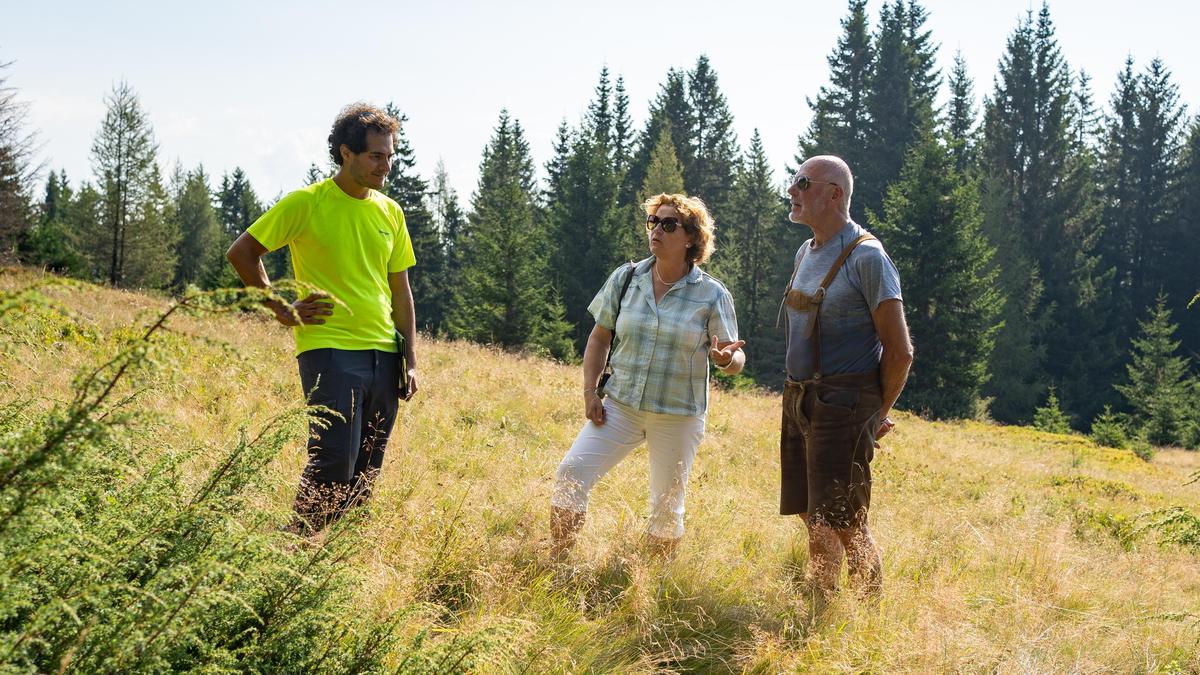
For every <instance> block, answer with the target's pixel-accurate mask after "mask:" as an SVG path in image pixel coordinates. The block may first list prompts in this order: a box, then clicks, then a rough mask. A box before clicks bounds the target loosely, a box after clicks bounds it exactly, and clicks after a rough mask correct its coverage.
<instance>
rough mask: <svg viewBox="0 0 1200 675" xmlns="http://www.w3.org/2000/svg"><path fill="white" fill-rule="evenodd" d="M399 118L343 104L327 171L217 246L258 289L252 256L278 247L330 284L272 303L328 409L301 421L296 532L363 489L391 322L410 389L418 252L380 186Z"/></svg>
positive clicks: (311, 276)
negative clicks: (332, 169) (305, 434)
mask: <svg viewBox="0 0 1200 675" xmlns="http://www.w3.org/2000/svg"><path fill="white" fill-rule="evenodd" d="M399 128H400V127H399V124H398V123H397V122H396V120H395V119H393V118H392V117H391V116H389V115H388V114H387V113H385V112H384V111H382V110H380V109H378V108H375V107H373V106H369V105H366V104H363V103H355V104H352V105H350V106H347V107H346V108H345V109H343V110H342V112H341V114H340V115H338V118H337V119H336V120H335V121H334V123H333V130H332V131H331V132H330V134H329V154H330V157H331V158H332V159H333V161H334V162H335V163H336V164H337V165H338V166H339V167H341V168H340V169H339V171H338V172H337V175H335V176H334V177H333V178H330V179H327V180H325V181H322V182H320V183H316V184H314V185H310V186H308V187H306V188H303V189H301V190H297V191H295V192H293V193H291V194H289V195H287V196H286V197H284V198H283V199H281V200H279V203H278V204H276V205H275V206H273V207H271V209H270V210H269V211H267V212H266V213H265V214H263V216H262V217H261V218H259V219H258V220H257V221H256V222H255V223H254V224H253V225H251V226H250V229H248V230H246V231H245V232H243V233H242V235H241V236H240V237H238V239H237V241H235V242H234V243H233V246H231V247H230V248H229V252H228V253H227V257H228V258H229V262H230V263H231V264H232V265H233V267H234V269H236V270H237V273H238V275H239V276H240V277H241V278H242V281H243V282H244V283H245V284H246V285H247V286H255V287H258V288H266V287H267V286H269V285H270V280H269V279H268V278H267V272H266V269H265V268H264V267H263V264H262V260H261V259H262V256H263V255H265V254H266V253H267V252H268V251H273V250H275V249H278V248H281V247H283V246H288V247H289V249H290V251H291V255H292V268H293V271H294V272H295V275H296V279H297V280H298V281H304V282H308V283H311V284H313V285H315V286H317V287H318V288H320V289H322V290H323V291H325V292H327V293H328V295H326V294H323V293H314V294H311V295H309V296H308V297H306V298H303V299H301V300H297V301H296V302H294V303H292V304H291V306H288V305H285V304H282V303H277V304H276V305H274V306H272V307H271V309H272V310H274V312H275V317H276V319H278V321H279V323H282V324H283V325H285V326H293V327H294V328H293V330H294V332H295V337H296V360H297V361H298V363H299V367H300V382H301V384H302V385H303V387H304V392H305V395H306V396H308V397H309V403H310V404H312V405H322V406H325V407H327V408H329V409H331V410H333V411H335V412H336V413H337V415H328V416H326V417H325V418H324V419H322V420H314V421H313V423H312V424H310V427H309V432H310V433H309V441H308V464H307V466H305V468H304V475H303V476H302V477H301V480H300V488H299V490H298V492H297V494H296V504H295V508H296V519H295V520H294V521H293V523H292V525H290V526H289V529H290V530H291V531H293V532H296V533H298V534H310V533H312V532H316V531H319V530H321V529H322V528H324V527H325V525H327V524H328V523H330V522H332V521H333V520H335V519H337V518H338V517H340V516H341V515H342V514H344V513H345V511H346V510H347V509H349V508H350V507H351V506H354V505H356V504H360V503H363V502H364V501H365V500H366V499H367V498H369V496H370V488H371V484H372V482H373V481H374V479H375V478H376V477H377V476H378V474H379V470H380V468H381V467H382V466H383V452H384V449H385V448H386V447H387V441H388V436H389V434H390V433H391V430H392V426H393V425H394V423H395V421H396V412H397V407H398V405H399V403H398V401H399V396H400V389H399V385H398V383H399V381H400V375H401V373H400V354H399V353H398V349H397V340H396V337H395V335H396V332H397V331H399V333H400V334H401V335H403V336H404V344H405V356H406V360H407V365H408V370H407V377H408V380H407V381H408V389H407V392H406V393H405V398H406V399H411V398H412V396H413V394H415V393H416V391H417V371H416V363H417V360H416V354H415V350H414V347H415V345H416V336H417V331H416V319H415V316H414V312H413V298H412V290H411V289H410V287H409V283H408V268H409V267H412V265H413V264H414V263H415V262H416V260H415V258H414V256H413V248H412V242H411V241H410V240H409V238H408V228H407V227H406V226H405V223H404V213H403V212H402V211H401V210H400V206H399V205H398V204H397V203H396V202H394V201H392V200H391V199H389V198H388V197H386V196H385V195H383V194H381V193H380V192H379V190H380V189H381V188H382V187H383V183H384V180H385V179H386V178H387V175H388V172H389V171H390V170H391V165H392V159H393V156H394V149H395V145H394V141H395V135H396V132H397V131H398V130H399ZM330 295H332V296H333V297H334V298H337V299H338V300H339V301H340V302H341V303H343V304H335V303H333V302H331V301H330V298H329V296H330Z"/></svg>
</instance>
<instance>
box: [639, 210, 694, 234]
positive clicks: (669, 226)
mask: <svg viewBox="0 0 1200 675" xmlns="http://www.w3.org/2000/svg"><path fill="white" fill-rule="evenodd" d="M680 225H683V227H684V229H686V228H687V225H686V224H685V223H681V222H679V219H678V218H676V217H675V216H667V217H666V218H659V217H658V216H656V215H654V214H653V213H652V214H650V215H648V216H646V231H647V232H651V231H653V230H654V228H655V227H656V226H658V227H662V230H663V232H667V233H671V232H674V231H675V228H677V227H679V226H680Z"/></svg>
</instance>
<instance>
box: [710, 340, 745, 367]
mask: <svg viewBox="0 0 1200 675" xmlns="http://www.w3.org/2000/svg"><path fill="white" fill-rule="evenodd" d="M744 344H746V341H745V340H718V339H717V336H716V335H714V336H712V345H710V346H709V349H708V358H710V359H712V362H713V363H715V364H716V366H717V367H718V368H726V367H728V366H729V364H731V363H733V355H734V354H737V350H739V349H741V348H742V345H744Z"/></svg>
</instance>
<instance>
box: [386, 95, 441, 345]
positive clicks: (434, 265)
mask: <svg viewBox="0 0 1200 675" xmlns="http://www.w3.org/2000/svg"><path fill="white" fill-rule="evenodd" d="M384 111H385V112H387V114H388V115H391V116H392V117H393V118H395V120H396V121H397V122H399V123H400V129H399V131H397V132H396V137H395V139H394V140H393V142H394V143H395V146H396V155H395V157H394V158H393V160H392V168H391V170H390V171H389V172H388V175H387V179H386V180H384V183H383V193H384V194H385V195H387V196H388V197H391V198H392V199H394V200H396V203H397V204H399V205H400V208H401V209H402V210H403V211H404V222H405V225H406V226H407V227H408V236H409V239H411V240H412V245H413V254H414V256H415V257H416V259H417V264H416V265H414V266H413V267H411V268H409V270H408V283H409V287H410V288H412V294H413V303H414V306H415V310H416V314H417V326H418V327H419V328H420V329H421V330H424V331H429V332H436V331H438V330H441V329H442V327H443V324H444V323H445V315H446V300H447V289H446V279H445V276H446V269H445V267H446V265H445V249H444V248H443V245H442V244H443V242H442V236H441V233H440V232H438V231H437V228H436V223H435V221H434V218H433V215H432V214H431V213H430V212H429V206H428V204H427V203H426V200H427V198H428V196H429V184H428V183H427V182H426V181H425V179H423V178H421V176H420V174H419V173H418V172H417V168H416V167H417V158H416V153H414V152H413V149H412V144H411V143H409V140H408V135H407V134H406V133H405V125H406V124H407V123H408V116H407V115H405V114H403V113H402V112H400V110H399V109H398V108H397V107H396V106H395V105H394V104H392V103H388V104H387V106H385V108H384Z"/></svg>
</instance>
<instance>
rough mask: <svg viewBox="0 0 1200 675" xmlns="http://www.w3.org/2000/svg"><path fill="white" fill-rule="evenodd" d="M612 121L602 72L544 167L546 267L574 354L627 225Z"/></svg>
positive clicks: (582, 340) (610, 97)
mask: <svg viewBox="0 0 1200 675" xmlns="http://www.w3.org/2000/svg"><path fill="white" fill-rule="evenodd" d="M615 119H616V118H615V116H614V110H613V91H612V85H611V82H610V80H609V74H608V69H607V68H604V69H602V70H601V71H600V79H599V82H598V83H597V85H596V89H595V96H594V98H593V99H592V101H591V103H589V105H588V108H587V114H586V115H585V117H584V119H583V122H582V124H581V125H580V128H579V129H578V130H577V131H576V132H575V133H574V134H570V133H567V132H566V128H565V125H564V126H563V127H560V128H559V138H558V140H557V141H556V143H555V157H554V159H553V160H552V161H551V162H550V164H549V165H547V173H548V174H549V176H550V181H549V184H548V192H547V198H548V200H547V220H548V224H549V233H550V241H551V242H552V244H553V245H552V249H551V250H552V252H551V257H550V265H551V269H552V271H553V280H554V284H555V288H556V289H557V290H558V292H559V293H560V297H561V299H562V303H563V306H564V307H565V317H566V320H567V322H568V323H570V324H571V325H572V327H573V333H572V338H573V339H574V341H575V347H576V349H577V350H582V349H583V347H584V344H585V343H586V342H587V336H588V334H589V333H590V332H591V328H592V319H591V316H590V315H589V314H588V312H587V306H588V304H589V303H590V301H591V299H592V297H593V296H594V295H595V293H596V291H597V290H598V289H599V288H600V287H601V286H602V285H603V284H604V280H605V279H606V278H607V277H608V274H609V273H610V272H611V271H612V268H613V267H614V266H616V264H617V263H618V261H619V260H620V253H621V244H622V234H624V233H623V232H622V231H621V229H620V227H621V225H623V224H627V223H625V222H624V220H625V219H624V218H622V217H621V216H622V212H621V210H620V208H619V190H620V180H621V176H620V175H618V173H617V172H616V171H615V170H614V166H615V150H614V147H613V139H614V135H615V127H616V125H615Z"/></svg>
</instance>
